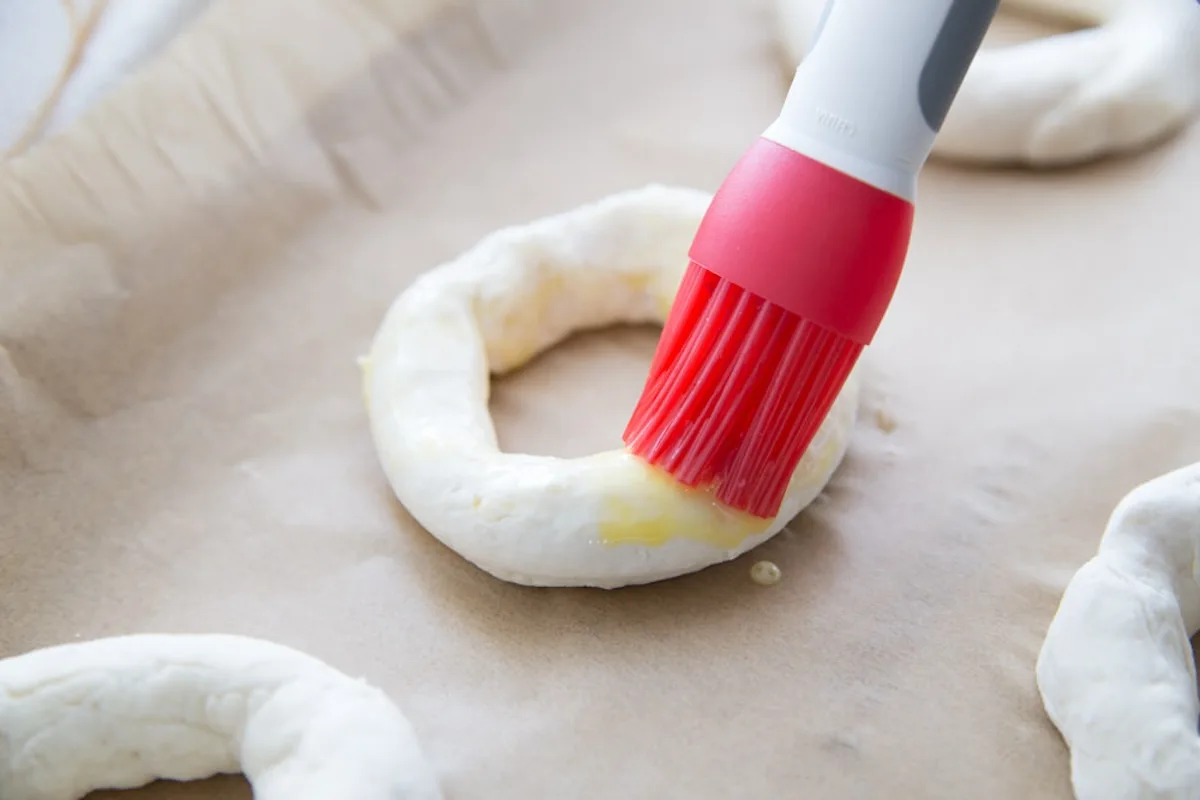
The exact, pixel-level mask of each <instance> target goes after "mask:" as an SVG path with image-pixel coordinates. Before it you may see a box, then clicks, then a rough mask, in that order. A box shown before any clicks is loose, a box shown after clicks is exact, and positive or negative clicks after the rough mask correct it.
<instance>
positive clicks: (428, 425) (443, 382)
mask: <svg viewBox="0 0 1200 800" xmlns="http://www.w3.org/2000/svg"><path fill="white" fill-rule="evenodd" d="M710 199H711V195H710V194H708V193H705V192H701V191H697V190H692V189H683V188H668V187H662V186H648V187H645V188H642V189H637V190H633V191H629V192H624V193H620V194H616V195H611V196H609V197H607V198H604V199H602V200H600V201H598V202H594V203H591V204H588V205H584V206H582V207H580V208H577V209H575V210H572V211H568V212H566V213H562V214H558V215H555V216H550V217H546V218H543V219H539V220H535V221H533V222H531V223H529V224H526V225H517V226H513V227H509V228H505V229H503V230H500V231H497V232H495V233H493V234H492V235H490V236H488V237H486V238H485V239H483V240H482V241H481V242H480V243H479V244H477V245H476V246H475V247H474V248H472V249H471V250H469V251H467V252H466V253H465V254H463V255H462V256H460V257H459V258H457V259H455V260H453V261H450V262H448V263H445V264H443V265H441V266H439V267H436V268H435V269H433V270H431V271H429V272H426V273H424V274H423V275H421V276H420V277H419V278H417V280H416V281H414V282H413V283H412V284H411V285H410V286H409V287H408V289H407V290H405V291H404V292H403V293H402V294H401V295H400V296H399V297H398V298H397V299H396V300H395V302H394V303H393V304H392V306H391V308H390V309H389V311H388V312H387V315H386V317H385V319H384V320H383V323H382V325H381V326H380V328H379V331H378V332H377V333H376V336H375V340H374V343H373V345H372V347H371V351H370V354H369V356H367V357H366V358H364V359H363V360H362V367H363V385H364V394H365V398H366V403H367V410H368V415H369V417H370V424H371V432H372V437H373V439H374V442H375V448H376V451H377V453H378V456H379V460H380V462H381V464H382V467H383V470H384V472H385V473H386V475H387V478H388V481H389V483H390V484H391V487H392V489H393V491H394V492H395V494H396V497H397V498H398V499H399V500H400V502H401V503H402V504H403V505H404V506H405V508H407V509H408V511H409V513H410V514H412V516H413V517H414V518H415V519H416V521H417V522H418V523H420V524H421V525H422V526H423V527H424V528H425V529H426V530H427V531H429V532H430V533H431V534H432V535H433V536H435V537H437V538H438V539H439V540H440V541H441V542H443V543H444V544H445V545H447V546H448V547H450V548H451V549H452V550H454V551H455V552H457V553H458V554H459V555H461V556H462V557H464V558H466V559H467V560H468V561H470V562H472V563H474V564H475V565H476V566H478V567H480V568H481V569H483V570H485V571H487V572H488V573H490V574H492V575H494V576H495V577H497V578H500V579H502V580H506V581H510V582H513V583H520V584H526V585H531V586H594V587H602V588H616V587H620V586H625V585H630V584H639V583H650V582H652V581H657V580H663V579H666V578H670V577H675V576H678V575H682V574H685V573H689V572H694V571H697V570H700V569H703V568H704V567H707V566H710V565H712V564H717V563H720V562H723V561H728V560H730V559H733V558H736V557H737V556H739V555H741V554H742V553H744V552H746V551H748V550H750V549H751V548H753V547H755V546H757V545H759V544H761V543H762V542H764V541H766V540H767V539H769V538H770V537H771V536H773V535H775V534H776V533H778V532H779V530H780V529H782V528H783V526H784V525H785V524H786V523H787V522H788V521H789V520H790V519H792V518H793V517H794V516H795V515H796V514H797V513H799V512H800V510H801V509H802V508H804V507H805V506H807V505H808V504H809V503H810V502H812V500H813V499H814V498H815V497H816V496H817V495H818V494H819V493H820V492H821V490H822V489H823V488H824V486H825V484H826V482H827V481H828V480H829V478H830V475H831V474H832V473H833V471H834V470H835V469H836V468H837V466H838V464H839V463H840V462H841V459H842V456H843V454H844V453H845V450H846V445H847V442H848V439H849V436H850V432H851V429H852V428H853V426H854V422H855V417H856V412H857V404H858V388H857V386H858V378H857V376H852V377H851V380H850V381H848V382H847V384H846V386H845V388H844V389H843V390H842V393H841V395H840V396H839V397H838V400H837V401H836V403H835V404H834V407H833V409H832V410H831V411H830V413H829V415H828V417H827V418H826V420H825V423H824V424H823V425H822V427H821V429H820V430H819V431H818V433H817V436H816V438H815V439H814V440H813V443H812V445H811V446H810V447H809V449H808V452H807V453H806V454H805V456H804V458H803V459H802V460H801V462H800V464H799V465H798V466H797V468H796V472H795V473H794V475H793V477H792V481H791V483H790V484H789V486H788V490H787V494H786V497H785V499H784V502H783V506H782V508H781V509H780V513H779V514H778V516H776V517H775V518H773V519H770V520H764V519H759V518H756V517H752V516H750V515H747V514H742V513H741V512H738V511H735V510H733V509H730V508H728V507H726V506H722V505H720V504H718V503H716V502H715V501H714V500H713V499H712V496H711V494H710V493H708V492H705V491H700V490H694V489H688V488H686V487H684V486H682V485H681V484H678V483H676V482H675V481H674V480H672V479H671V478H669V477H668V476H666V475H665V474H664V473H661V472H659V471H658V470H656V469H654V468H652V467H650V466H649V465H647V464H646V463H645V462H643V461H641V460H640V459H638V458H636V457H634V456H633V455H631V454H629V453H628V452H626V451H625V450H614V451H609V452H604V453H598V454H596V455H592V456H588V457H584V458H571V459H563V458H554V457H550V456H536V455H526V454H517V453H502V452H501V451H500V449H499V446H498V443H497V439H496V433H495V429H494V427H493V424H492V419H491V416H490V415H489V412H488V392H489V385H490V384H489V380H490V376H491V374H504V373H506V372H509V371H512V370H515V369H517V368H519V367H521V366H522V365H524V364H525V363H527V362H528V361H530V360H531V359H532V358H533V357H534V356H536V355H538V354H539V353H541V352H543V351H545V350H547V349H549V348H550V347H552V346H553V345H555V344H557V343H558V342H560V341H562V340H563V339H565V338H567V337H568V336H569V335H570V334H572V333H574V332H576V331H581V330H585V329H594V328H601V327H606V326H610V325H615V324H621V323H629V324H637V323H659V324H662V323H663V322H664V321H665V319H666V315H667V312H668V311H669V310H670V306H671V301H672V299H673V298H674V294H675V291H676V289H677V287H678V285H679V283H680V281H681V280H682V277H683V272H684V270H685V268H686V267H687V262H688V258H687V252H688V247H689V246H690V244H691V240H692V237H693V236H694V235H695V233H696V230H697V228H698V227H699V224H700V220H701V218H702V217H703V215H704V212H705V210H706V209H707V208H708V204H709V201H710ZM579 422H580V425H586V424H587V420H580V421H579Z"/></svg>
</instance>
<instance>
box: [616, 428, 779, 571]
mask: <svg viewBox="0 0 1200 800" xmlns="http://www.w3.org/2000/svg"><path fill="white" fill-rule="evenodd" d="M593 458H596V459H621V460H625V461H628V462H629V465H630V466H631V467H636V468H637V469H639V470H640V472H641V475H640V476H639V477H640V478H641V480H642V481H643V485H644V486H645V487H646V491H647V494H646V496H645V497H643V498H642V499H645V500H649V502H644V503H643V502H639V503H636V504H634V503H631V502H629V501H628V500H625V499H623V498H622V497H621V495H620V494H619V493H616V492H604V489H603V487H599V488H600V491H602V492H604V493H603V494H602V499H601V515H602V516H601V518H600V520H599V528H600V539H601V541H602V542H603V543H604V544H606V545H609V546H614V545H627V544H637V545H642V546H644V547H662V546H663V545H665V544H666V543H667V542H669V541H672V540H674V539H690V540H692V541H696V542H703V543H704V544H709V545H712V546H713V547H721V548H734V547H737V546H738V545H740V544H742V543H743V542H744V541H746V539H748V538H750V537H751V536H756V535H758V534H760V533H763V532H764V531H766V530H767V528H768V527H770V525H771V520H769V519H762V518H759V517H755V516H752V515H750V514H746V513H744V512H741V511H738V510H736V509H733V508H730V507H728V506H725V505H723V504H721V503H719V502H717V500H716V499H715V498H714V497H713V493H712V491H711V490H709V489H699V488H698V489H681V487H680V485H679V484H678V483H676V482H675V480H674V479H673V478H672V477H671V476H670V475H668V474H667V473H665V472H663V471H661V470H659V469H656V468H654V467H652V466H650V465H649V464H647V463H646V462H644V461H642V460H640V459H638V458H636V457H634V456H633V455H631V454H629V453H626V452H613V453H601V454H598V455H597V456H593ZM603 474H609V473H608V472H607V471H606V472H605V473H603Z"/></svg>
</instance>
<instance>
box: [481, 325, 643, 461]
mask: <svg viewBox="0 0 1200 800" xmlns="http://www.w3.org/2000/svg"><path fill="white" fill-rule="evenodd" d="M661 333H662V327H661V326H658V325H654V324H645V325H615V326H611V327H608V328H604V329H601V330H596V331H584V332H581V333H575V334H571V335H570V336H569V337H568V338H567V339H566V340H565V341H563V342H561V343H559V344H556V345H554V346H553V347H551V348H550V349H549V350H547V351H545V352H543V353H541V354H539V355H537V356H535V357H534V359H533V360H532V361H530V362H529V363H528V364H526V365H524V366H522V367H518V368H517V369H516V370H514V371H512V372H509V373H507V374H505V375H493V376H492V391H491V401H490V404H489V410H490V412H491V415H492V420H493V422H494V423H495V425H496V434H497V436H498V438H499V442H500V450H501V451H502V452H505V453H531V454H534V455H546V456H556V457H558V458H582V457H584V456H590V455H592V454H594V453H599V452H602V451H604V450H611V449H613V448H619V447H621V446H622V445H621V431H622V429H623V427H624V425H625V423H626V421H627V420H628V418H629V409H631V408H633V406H634V404H635V403H637V400H638V396H639V394H640V393H641V390H642V384H643V382H644V381H645V379H646V373H647V371H648V370H649V368H650V360H651V359H652V358H653V357H654V348H655V345H656V344H657V342H658V337H659V335H660V334H661ZM580 420H587V424H586V425H580V424H579V423H580Z"/></svg>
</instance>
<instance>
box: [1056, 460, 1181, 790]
mask: <svg viewBox="0 0 1200 800" xmlns="http://www.w3.org/2000/svg"><path fill="white" fill-rule="evenodd" d="M1198 629H1200V464H1194V465H1192V466H1189V467H1184V468H1183V469H1179V470H1175V471H1174V472H1170V473H1168V474H1166V475H1163V476H1162V477H1160V478H1156V479H1155V480H1152V481H1150V482H1148V483H1145V484H1142V485H1141V486H1139V487H1137V488H1136V489H1134V490H1133V491H1132V492H1130V493H1129V494H1128V495H1127V496H1126V497H1125V498H1124V499H1123V500H1122V501H1121V502H1120V503H1119V504H1118V505H1117V508H1116V510H1114V511H1113V514H1112V517H1111V518H1110V519H1109V522H1108V527H1107V529H1106V530H1105V532H1104V536H1103V537H1102V538H1101V540H1100V548H1099V552H1098V553H1097V555H1096V556H1095V557H1094V558H1092V559H1091V560H1090V561H1088V562H1087V563H1086V564H1084V565H1083V567H1081V568H1080V570H1079V571H1078V572H1077V573H1076V574H1075V576H1074V577H1073V578H1072V579H1071V581H1070V583H1069V584H1067V589H1066V591H1065V592H1064V594H1063V597H1062V601H1061V602H1060V604H1059V607H1058V612H1057V613H1056V614H1055V617H1054V620H1053V621H1052V622H1051V624H1050V629H1049V631H1048V633H1047V634H1046V640H1045V642H1044V643H1043V645H1042V650H1041V653H1040V655H1039V656H1038V662H1037V683H1038V689H1039V691H1040V692H1041V695H1042V703H1043V704H1044V706H1045V708H1046V713H1047V715H1048V716H1049V717H1050V720H1051V721H1052V722H1053V723H1054V724H1055V726H1056V727H1057V728H1058V729H1059V731H1060V732H1061V733H1062V735H1063V738H1064V739H1065V740H1066V742H1067V745H1068V747H1070V749H1071V782H1072V783H1073V784H1074V786H1075V796H1076V797H1077V798H1079V800H1195V799H1196V798H1197V797H1200V736H1198V735H1197V732H1196V725H1197V718H1198V717H1200V701H1198V700H1197V697H1196V664H1195V660H1194V659H1193V657H1192V645H1191V641H1190V639H1191V637H1192V636H1193V635H1194V634H1195V633H1196V631H1197V630H1198Z"/></svg>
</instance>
